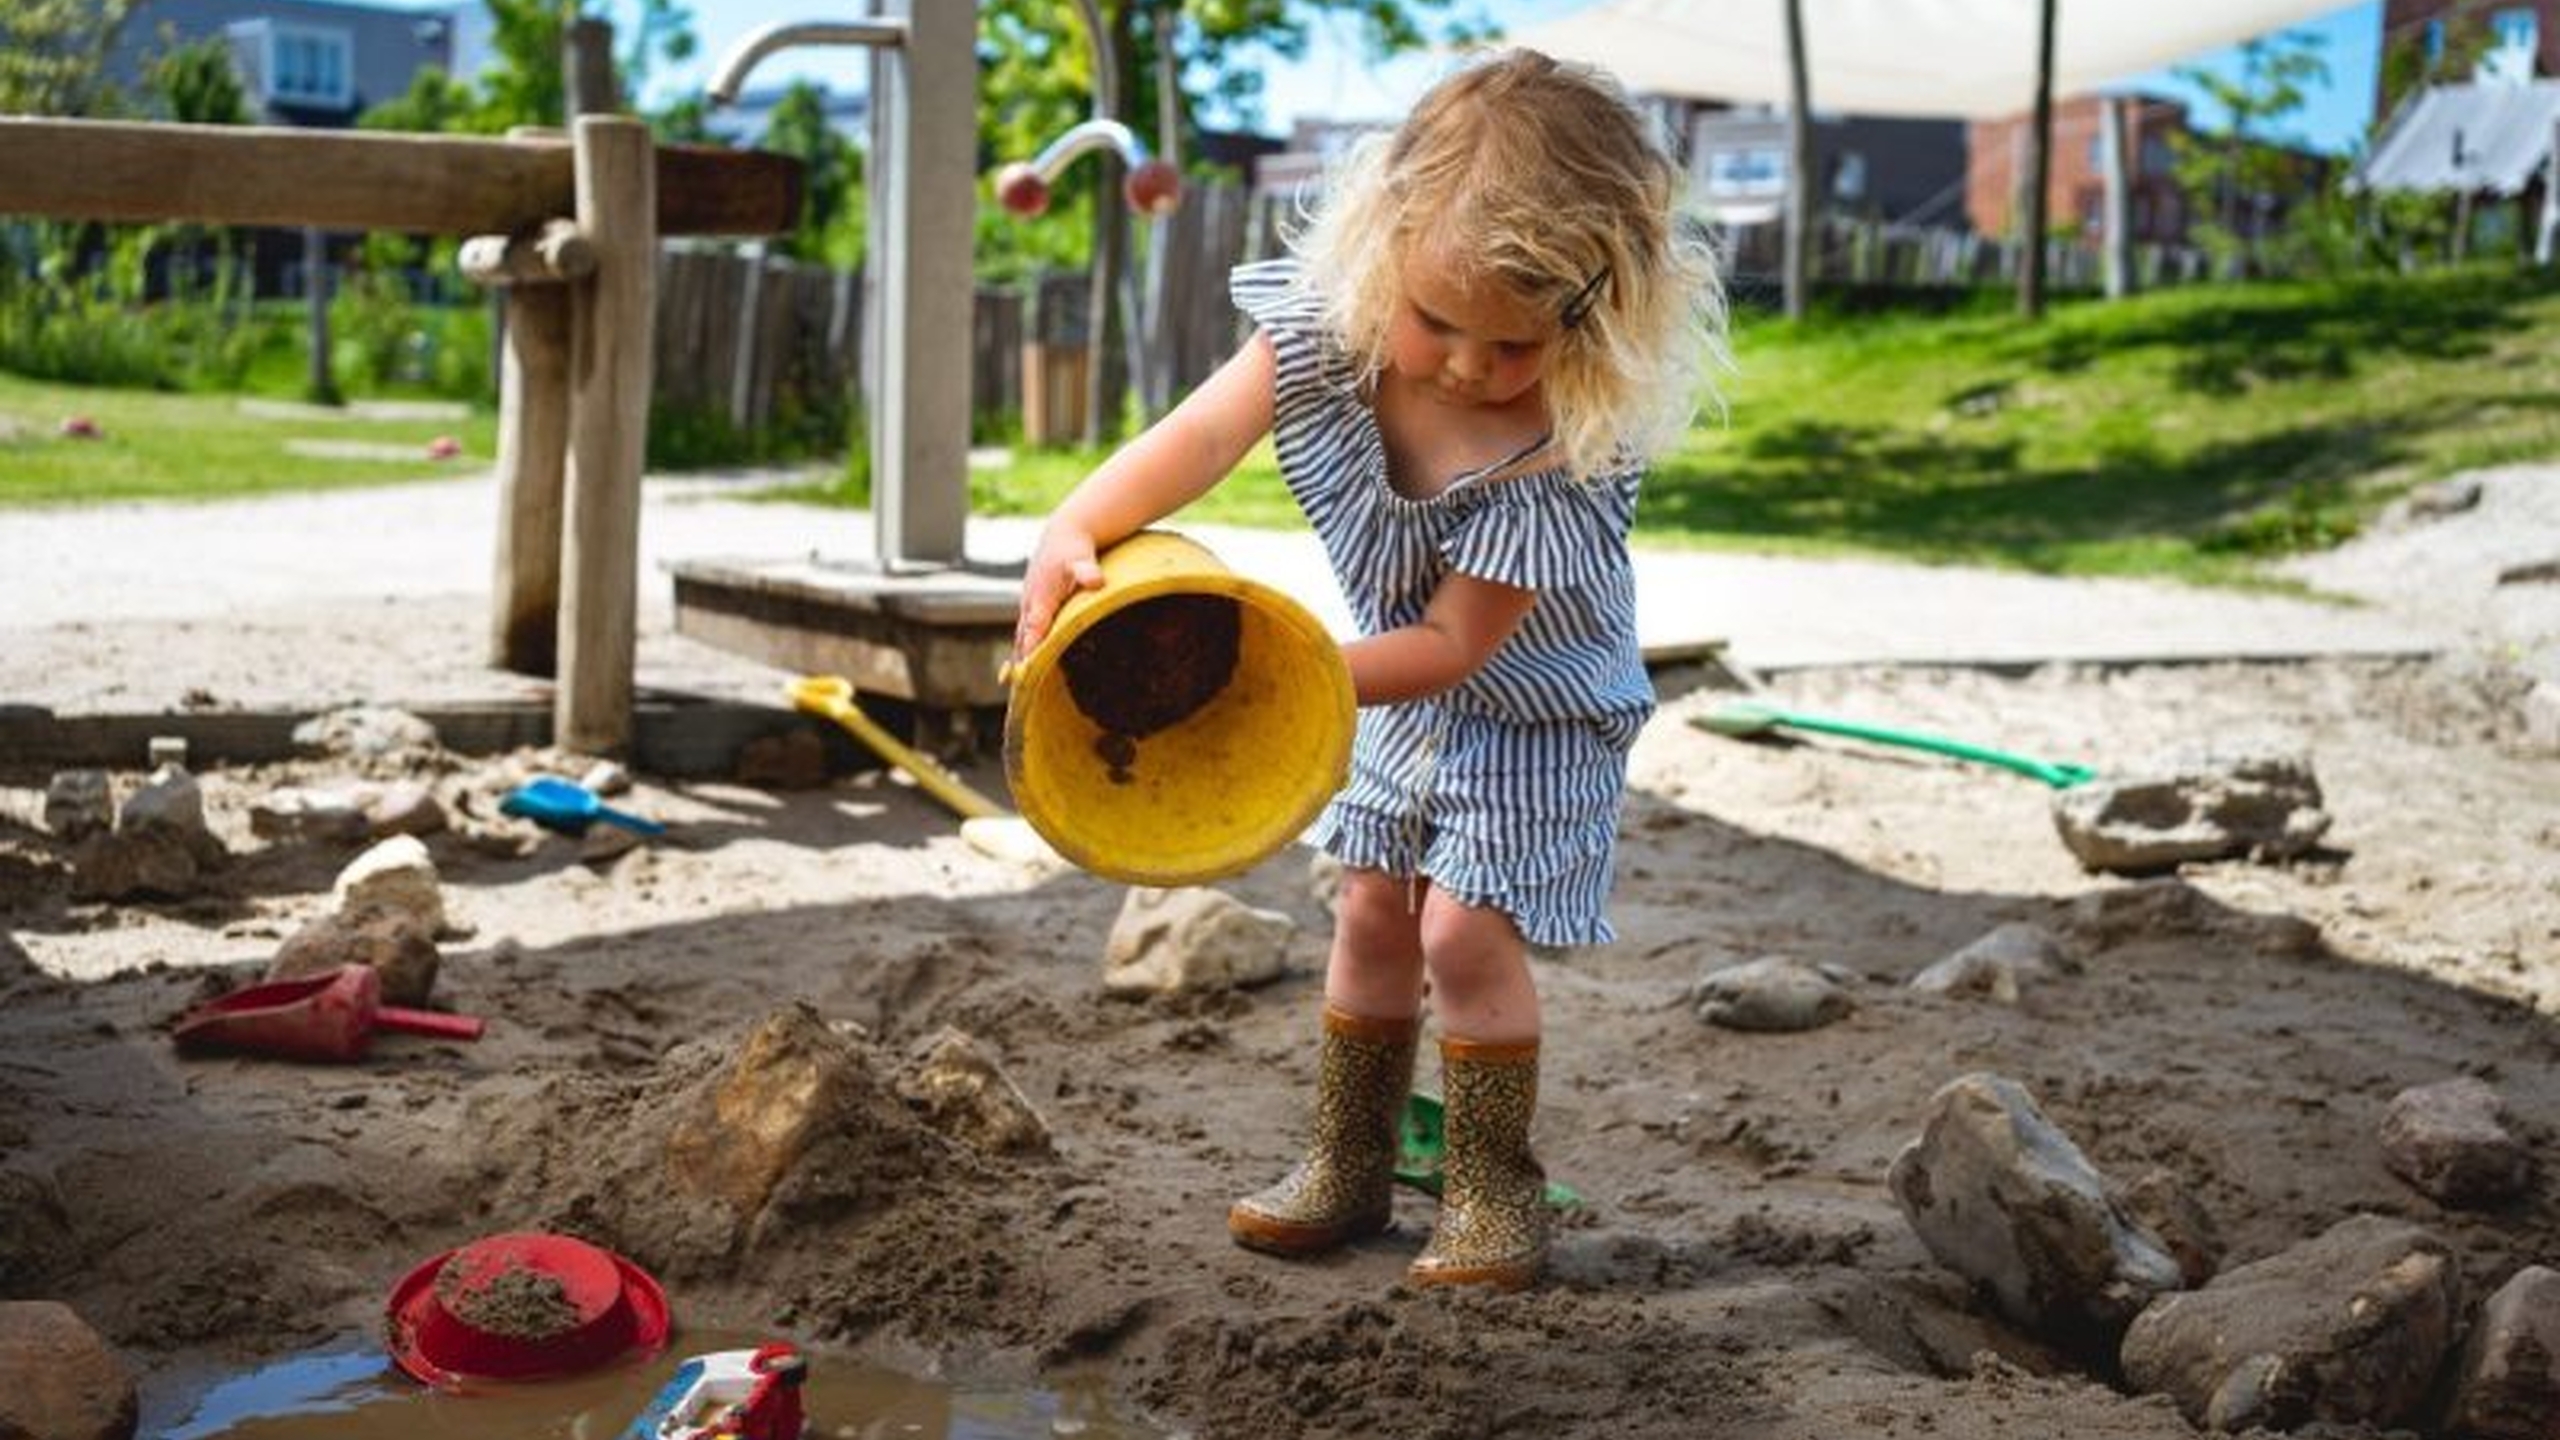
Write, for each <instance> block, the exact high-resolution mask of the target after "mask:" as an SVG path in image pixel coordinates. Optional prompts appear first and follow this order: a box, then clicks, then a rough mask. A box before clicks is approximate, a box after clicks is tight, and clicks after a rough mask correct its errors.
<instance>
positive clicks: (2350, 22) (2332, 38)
mask: <svg viewBox="0 0 2560 1440" xmlns="http://www.w3.org/2000/svg"><path fill="white" fill-rule="evenodd" d="M1588 3H1590V0H1483V8H1484V9H1486V10H1487V11H1489V12H1490V13H1491V14H1492V15H1493V17H1494V18H1495V19H1496V20H1497V21H1499V22H1500V23H1502V24H1504V25H1509V26H1517V25H1526V24H1530V23H1532V22H1534V21H1538V20H1545V19H1550V18H1552V17H1554V16H1557V15H1561V14H1564V13H1567V12H1569V11H1572V10H1576V9H1580V8H1582V6H1584V5H1586V4H1588ZM2097 3H2105V4H2124V3H2127V0H2097ZM617 8H618V7H617V6H616V5H615V4H614V3H612V0H607V3H606V4H605V6H604V9H605V10H606V11H607V12H608V13H610V12H612V11H613V10H615V9H617ZM849 8H850V7H848V6H846V5H844V4H843V0H699V3H695V4H694V5H693V6H692V10H693V26H694V32H695V34H696V35H698V36H699V37H700V38H701V41H702V54H701V55H700V56H699V57H698V58H697V59H696V60H695V61H694V62H692V63H691V64H689V65H687V66H685V67H683V68H682V69H679V70H671V71H669V72H668V73H667V74H665V75H662V76H659V77H656V78H655V81H654V83H653V84H652V87H651V88H652V91H653V94H652V99H656V98H659V96H660V95H661V94H662V93H663V92H664V91H665V90H666V89H667V88H668V87H671V86H672V87H681V88H694V87H698V86H700V85H701V84H702V83H703V81H704V80H705V79H706V78H707V77H708V75H709V73H710V70H711V67H712V64H713V63H714V61H715V60H716V59H717V57H718V56H719V55H720V54H721V53H722V52H723V51H725V50H727V49H728V48H729V47H730V45H732V44H733V43H735V42H736V41H737V40H738V39H740V38H741V37H743V36H745V35H746V34H748V33H749V32H751V31H753V30H755V29H757V28H759V27H761V26H763V25H766V24H770V23H772V22H774V21H780V20H806V19H816V18H832V17H833V16H835V15H836V14H838V13H839V12H841V11H844V10H846V9H849ZM1058 8H1059V11H1060V13H1061V14H1062V15H1064V14H1065V13H1066V10H1067V7H1065V6H1064V5H1061V6H1059V7H1058ZM2293 28H2294V29H2296V30H2299V31H2304V32H2308V33H2311V34H2315V35H2318V36H2319V37H2321V42H2322V48H2321V54H2322V56H2323V57H2324V58H2325V60H2326V61H2327V63H2328V66H2329V80H2328V83H2327V84H2326V85H2325V86H2323V87H2321V88H2320V89H2318V90H2317V91H2316V92H2315V93H2314V94H2313V95H2312V97H2311V100H2310V103H2309V104H2308V105H2307V106H2306V107H2305V109H2304V110H2303V111H2302V112H2301V113H2298V114H2296V115H2295V116H2293V117H2292V118H2291V120H2290V122H2289V123H2288V124H2286V125H2284V126H2283V127H2281V129H2280V131H2279V134H2278V136H2277V137H2274V138H2282V139H2288V140H2292V141H2295V142H2297V143H2302V144H2306V145H2309V146H2311V147H2313V148H2316V149H2320V150H2327V151H2332V152H2337V151H2344V150H2346V149H2348V148H2349V147H2351V146H2352V145H2354V144H2355V143H2356V142H2357V140H2358V139H2359V138H2361V136H2362V135H2363V133H2364V130H2365V127H2366V124H2367V122H2368V121H2370V120H2371V118H2372V113H2373V84H2374V67H2375V63H2376V51H2377V48H2378V42H2379V37H2380V34H2381V29H2382V5H2381V0H2361V3H2357V4H2353V5H2347V6H2344V7H2342V8H2340V9H2339V10H2337V11H2334V12H2332V13H2329V14H2325V15H2322V16H2320V17H2318V18H2316V19H2314V20H2311V21H2309V22H2306V23H2304V24H2302V25H2299V26H2295V27H2293ZM2191 63H2192V64H2194V65H2197V66H2201V67H2203V68H2206V69H2212V70H2218V71H2225V72H2229V73H2234V74H2236V73H2237V72H2238V70H2239V64H2240V61H2239V51H2238V48H2237V47H2232V48H2230V49H2226V50H2221V51H2215V52H2211V53H2209V54H2206V55H2201V56H2197V57H2195V59H2194V60H2193V61H2192V62H2191ZM2175 68H2177V67H2171V69H2164V70H2160V71H2154V72H2151V73H2149V74H2146V75H2139V76H2127V77H2125V81H2126V86H2127V88H2139V89H2142V90H2146V91H2150V92H2152V93H2159V94H2167V95H2171V96H2174V97H2177V98H2182V99H2187V100H2189V101H2191V102H2196V103H2198V107H2199V108H2198V111H2197V114H2196V120H2197V122H2198V123H2199V124H2200V125H2204V126H2207V127H2211V126H2215V125H2218V124H2220V123H2221V118H2222V117H2221V116H2220V114H2219V113H2218V112H2217V111H2216V110H2215V109H2214V108H2213V107H2212V106H2210V105H2209V104H2205V103H2203V97H2202V96H2201V95H2200V94H2199V93H2198V92H2197V90H2196V88H2195V87H2194V86H2192V85H2190V84H2188V83H2187V82H2185V81H2184V80H2182V79H2180V78H2178V77H2177V76H2176V75H2175V74H2174V73H2173V71H2174V69H2175ZM863 70H864V62H863V56H862V52H860V51H858V50H845V49H825V50H800V51H794V52H789V53H786V54H783V55H778V56H775V57H773V58H772V59H770V60H767V61H766V62H765V63H764V64H763V65H762V66H760V67H758V69H757V70H756V73H755V76H754V78H753V83H754V84H756V85H757V86H758V87H759V88H761V87H762V86H764V85H767V84H771V83H776V82H779V81H782V80H787V79H791V78H797V77H806V78H809V79H813V80H817V81H820V82H823V83H825V84H827V85H828V86H829V87H830V88H856V89H858V88H860V86H861V85H862V83H863ZM1438 72H1439V62H1438V61H1436V60H1433V59H1430V58H1422V57H1417V58H1411V59H1406V60H1401V61H1396V62H1392V63H1388V64H1384V65H1377V64H1372V63H1370V62H1368V61H1367V60H1365V59H1364V58H1363V57H1362V56H1361V54H1360V49H1359V44H1358V41H1357V37H1356V35H1355V34H1354V33H1353V32H1352V30H1351V28H1350V26H1349V25H1348V24H1347V23H1346V24H1344V25H1342V27H1341V28H1340V30H1339V32H1338V33H1337V32H1332V31H1327V30H1322V29H1320V30H1319V31H1318V33H1317V35H1316V37H1315V43H1314V44H1313V45H1312V46H1311V47H1310V48H1309V52H1308V54H1307V56H1306V58H1305V59H1303V60H1300V61H1296V62H1292V63H1289V64H1285V65H1275V66H1274V67H1273V68H1272V69H1271V70H1269V71H1268V72H1267V73H1266V80H1265V86H1266V92H1265V93H1266V108H1265V115H1264V128H1265V129H1267V130H1271V131H1274V132H1281V131H1285V130H1286V129H1287V128H1288V125H1289V123H1290V122H1291V121H1292V120H1295V119H1297V118H1299V117H1301V116H1308V117H1322V118H1330V119H1373V118H1378V117H1382V116H1389V115H1394V114H1396V113H1398V112H1399V111H1401V110H1402V109H1403V108H1404V107H1405V106H1406V105H1407V104H1409V103H1410V102H1411V101H1412V100H1413V98H1414V97H1415V96H1417V95H1419V94H1420V93H1421V92H1422V90H1423V88H1424V87H1425V86H1427V85H1428V84H1429V83H1430V82H1431V80H1432V79H1433V78H1434V77H1435V76H1436V75H1437V74H1438Z"/></svg>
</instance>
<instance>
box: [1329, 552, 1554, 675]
mask: <svg viewBox="0 0 2560 1440" xmlns="http://www.w3.org/2000/svg"><path fill="white" fill-rule="evenodd" d="M1537 602H1538V592H1537V591H1535V590H1521V589H1517V588H1515V587H1513V586H1509V585H1500V584H1496V583H1495V582H1493V581H1491V580H1480V579H1477V578H1476V577H1475V576H1473V575H1461V574H1456V573H1452V574H1451V575H1450V576H1449V577H1448V578H1447V579H1445V580H1443V581H1441V582H1440V588H1439V589H1438V590H1435V591H1433V592H1432V595H1431V603H1430V604H1429V605H1427V606H1425V607H1423V612H1422V618H1421V619H1420V620H1417V621H1415V622H1414V623H1413V624H1411V625H1406V626H1401V627H1399V628H1397V629H1394V630H1388V631H1385V632H1383V633H1380V634H1377V635H1371V636H1368V637H1366V638H1364V639H1360V640H1354V641H1352V642H1351V643H1350V644H1347V645H1345V646H1343V647H1342V658H1343V660H1344V661H1345V662H1346V663H1347V664H1349V665H1350V667H1351V689H1352V693H1353V694H1354V695H1355V696H1357V697H1358V699H1359V702H1360V703H1361V704H1363V705H1384V704H1390V703H1393V702H1395V701H1398V700H1420V699H1424V698H1426V697H1428V696H1432V695H1437V694H1439V693H1440V692H1441V691H1443V690H1446V689H1448V688H1450V687H1451V686H1453V685H1456V684H1458V683H1459V682H1461V681H1463V680H1465V679H1466V678H1467V677H1468V676H1470V675H1473V674H1474V673H1476V671H1478V670H1480V669H1482V668H1484V663H1485V662H1486V661H1487V660H1490V659H1492V658H1493V652H1494V651H1496V650H1498V649H1500V648H1502V642H1503V641H1505V640H1508V639H1510V638H1511V632H1512V631H1514V630H1516V629H1518V628H1519V627H1520V621H1521V620H1522V619H1523V618H1524V617H1526V616H1527V615H1528V613H1529V607H1530V606H1532V605H1535V604H1536V603H1537Z"/></svg>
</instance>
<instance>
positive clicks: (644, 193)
mask: <svg viewBox="0 0 2560 1440" xmlns="http://www.w3.org/2000/svg"><path fill="white" fill-rule="evenodd" d="M575 145H576V150H577V171H576V174H577V196H578V205H577V214H578V229H579V230H580V232H582V233H583V234H584V235H585V236H586V237H587V239H588V241H589V243H590V244H591V245H593V247H594V249H595V259H596V271H595V275H594V277H593V278H592V279H589V280H587V281H585V282H582V283H581V284H580V285H579V286H578V287H577V290H576V294H575V297H574V298H573V299H572V301H571V309H570V323H569V479H568V505H567V511H566V514H565V516H564V518H563V521H562V526H561V533H562V540H563V544H562V551H561V596H560V598H561V607H560V683H559V685H558V687H557V688H556V689H555V690H554V692H553V697H552V712H551V715H552V721H551V729H552V740H553V743H554V744H557V745H559V746H560V747H561V748H563V749H566V750H573V751H578V752H582V753H586V754H596V755H613V754H620V753H623V752H624V751H626V750H627V749H628V748H629V747H630V744H631V695H632V665H633V659H634V654H635V651H636V648H637V626H638V604H639V594H638V587H639V565H640V467H641V464H642V462H643V460H644V459H645V458H646V453H647V445H648V433H649V354H650V337H649V327H650V324H651V320H652V316H651V314H650V305H651V302H652V300H653V298H654V293H655V291H656V289H657V252H658V226H657V213H658V197H657V171H656V167H655V165H654V163H653V152H652V150H651V148H650V142H649V127H648V126H647V125H645V124H643V123H641V122H640V121H638V120H633V119H629V118H626V117H623V116H619V115H583V116H580V117H579V118H578V123H577V128H576V137H575Z"/></svg>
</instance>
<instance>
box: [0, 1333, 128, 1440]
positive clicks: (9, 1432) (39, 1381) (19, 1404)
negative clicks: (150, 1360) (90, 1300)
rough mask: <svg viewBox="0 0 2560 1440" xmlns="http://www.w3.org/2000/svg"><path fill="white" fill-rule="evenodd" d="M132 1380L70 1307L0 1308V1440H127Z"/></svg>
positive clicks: (102, 1341) (119, 1361)
mask: <svg viewBox="0 0 2560 1440" xmlns="http://www.w3.org/2000/svg"><path fill="white" fill-rule="evenodd" d="M141 1408H142V1407H141V1395H140V1392H138V1391H137V1390H136V1389H135V1387H134V1380H133V1373H132V1372H131V1371H130V1370H128V1369H126V1368H125V1364H124V1362H123V1361H122V1360H119V1359H117V1358H116V1354H115V1352H114V1351H112V1350H110V1349H108V1348H107V1343H106V1342H105V1341H104V1340H101V1339H99V1338H98V1332H96V1331H95V1330H92V1329H90V1328H89V1327H88V1325H87V1324H86V1323H85V1322H83V1321H82V1320H81V1318H80V1317H79V1316H78V1315H76V1314H74V1313H73V1312H72V1310H71V1307H70V1306H68V1305H62V1304H57V1303H56V1302H54V1301H51V1300H7V1301H0V1436H8V1437H11V1440H18V1437H25V1440H132V1437H133V1432H134V1427H135V1425H136V1424H138V1423H139V1422H140V1419H141Z"/></svg>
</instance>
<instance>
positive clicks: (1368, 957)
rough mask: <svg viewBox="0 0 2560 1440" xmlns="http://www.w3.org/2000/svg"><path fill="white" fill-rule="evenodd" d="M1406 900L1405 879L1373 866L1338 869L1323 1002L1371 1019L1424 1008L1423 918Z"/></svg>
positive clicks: (1400, 1015)
mask: <svg viewBox="0 0 2560 1440" xmlns="http://www.w3.org/2000/svg"><path fill="white" fill-rule="evenodd" d="M1429 913H1430V911H1429V907H1428V905H1427V904H1426V906H1425V908H1424V911H1423V914H1422V915H1416V914H1414V913H1413V912H1412V910H1411V909H1410V908H1409V907H1408V906H1407V904H1406V889H1405V882H1404V880H1403V879H1402V878H1401V877H1399V876H1393V875H1388V874H1385V873H1383V872H1380V871H1376V870H1345V871H1343V872H1342V893H1341V897H1340V899H1339V900H1338V901H1337V902H1336V904H1335V909H1334V924H1333V953H1332V955H1331V956H1330V957H1329V958H1328V959H1327V960H1326V962H1325V972H1324V998H1325V1003H1326V1004H1328V1005H1331V1006H1332V1007H1333V1008H1334V1009H1336V1010H1342V1011H1347V1012H1348V1013H1350V1014H1353V1015H1358V1016H1362V1017H1364V1018H1367V1019H1373V1020H1403V1019H1407V1018H1410V1017H1412V1016H1414V1015H1418V1014H1420V1013H1421V1011H1422V955H1423V948H1424V947H1423V920H1424V917H1425V916H1427V915H1428V914H1429Z"/></svg>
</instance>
